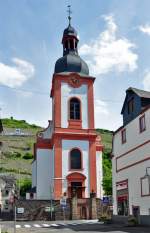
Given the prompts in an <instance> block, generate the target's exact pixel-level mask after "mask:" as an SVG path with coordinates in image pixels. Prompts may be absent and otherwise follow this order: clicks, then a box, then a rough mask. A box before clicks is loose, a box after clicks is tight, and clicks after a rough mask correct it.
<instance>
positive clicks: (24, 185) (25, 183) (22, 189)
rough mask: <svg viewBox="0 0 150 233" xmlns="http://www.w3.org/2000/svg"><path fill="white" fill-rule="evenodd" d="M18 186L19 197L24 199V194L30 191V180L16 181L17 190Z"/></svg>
mask: <svg viewBox="0 0 150 233" xmlns="http://www.w3.org/2000/svg"><path fill="white" fill-rule="evenodd" d="M19 186H20V196H22V197H25V196H26V192H27V191H28V190H29V189H31V179H27V178H26V179H21V180H20V181H19V180H17V188H18V189H19Z"/></svg>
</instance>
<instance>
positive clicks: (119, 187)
mask: <svg viewBox="0 0 150 233" xmlns="http://www.w3.org/2000/svg"><path fill="white" fill-rule="evenodd" d="M116 189H117V190H123V189H128V182H127V181H123V182H119V183H117V187H116Z"/></svg>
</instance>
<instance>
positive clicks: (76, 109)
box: [32, 21, 103, 200]
mask: <svg viewBox="0 0 150 233" xmlns="http://www.w3.org/2000/svg"><path fill="white" fill-rule="evenodd" d="M62 45H63V56H62V57H61V58H59V59H58V60H57V61H56V64H55V70H54V75H53V78H52V88H51V99H52V120H51V121H49V125H48V127H47V128H46V129H45V130H43V131H41V132H39V133H38V134H37V141H36V143H35V147H34V161H33V163H32V190H33V192H34V196H32V198H35V199H40V200H44V199H45V200H49V199H50V198H51V199H55V200H59V199H61V198H62V196H66V197H68V198H70V197H72V196H73V195H74V193H76V195H77V197H78V198H89V197H90V193H95V194H96V197H98V198H102V195H103V190H102V150H103V146H102V143H101V137H100V135H97V133H96V130H95V128H94V127H95V126H94V91H93V85H94V81H95V78H94V77H91V76H90V75H89V69H88V66H87V64H86V63H85V62H84V61H83V60H82V59H81V58H80V56H79V55H78V37H77V32H76V30H75V29H74V28H73V27H72V26H71V24H70V21H69V25H68V27H67V28H66V29H65V30H64V33H63V38H62Z"/></svg>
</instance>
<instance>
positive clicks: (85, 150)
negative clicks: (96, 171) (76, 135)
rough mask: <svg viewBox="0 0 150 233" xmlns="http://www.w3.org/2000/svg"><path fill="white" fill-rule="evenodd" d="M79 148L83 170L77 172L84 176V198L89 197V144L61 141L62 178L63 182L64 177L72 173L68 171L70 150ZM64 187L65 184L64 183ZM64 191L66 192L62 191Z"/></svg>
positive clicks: (78, 141) (79, 141)
mask: <svg viewBox="0 0 150 233" xmlns="http://www.w3.org/2000/svg"><path fill="white" fill-rule="evenodd" d="M75 147H77V148H79V149H80V150H81V151H82V156H83V170H79V171H78V170H77V172H79V173H82V174H83V175H85V176H86V180H85V187H86V189H85V197H86V198H88V197H89V193H90V191H89V190H90V185H89V142H88V141H83V140H62V178H64V181H65V179H66V176H67V175H68V174H70V173H72V172H75V171H71V170H69V152H70V150H71V149H72V148H75ZM64 185H66V184H65V182H64ZM63 191H66V190H63Z"/></svg>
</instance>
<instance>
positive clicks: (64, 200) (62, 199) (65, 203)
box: [60, 197, 67, 207]
mask: <svg viewBox="0 0 150 233" xmlns="http://www.w3.org/2000/svg"><path fill="white" fill-rule="evenodd" d="M60 205H61V206H62V207H66V205H67V202H66V198H64V197H63V198H61V199H60Z"/></svg>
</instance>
